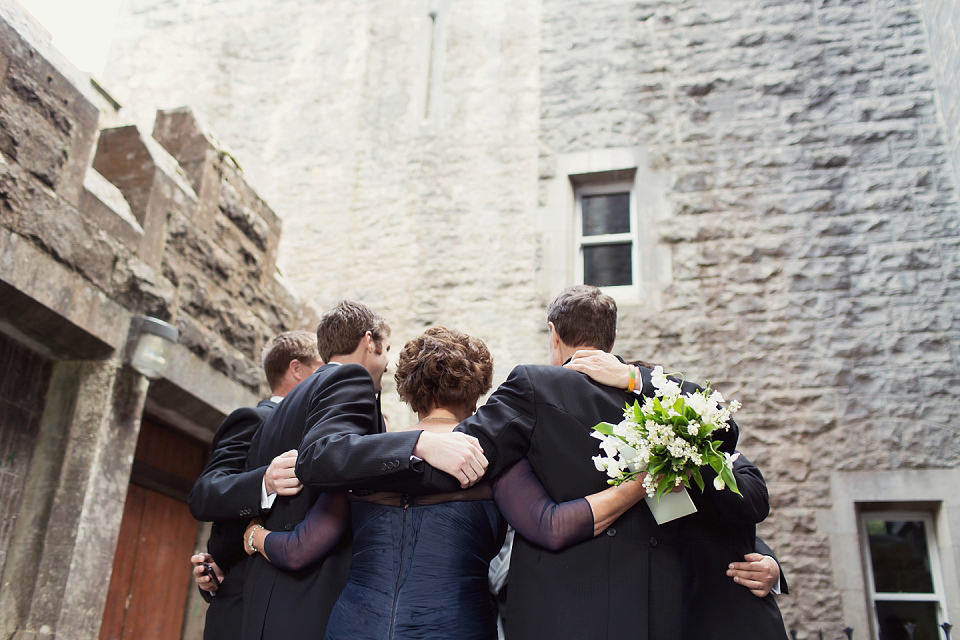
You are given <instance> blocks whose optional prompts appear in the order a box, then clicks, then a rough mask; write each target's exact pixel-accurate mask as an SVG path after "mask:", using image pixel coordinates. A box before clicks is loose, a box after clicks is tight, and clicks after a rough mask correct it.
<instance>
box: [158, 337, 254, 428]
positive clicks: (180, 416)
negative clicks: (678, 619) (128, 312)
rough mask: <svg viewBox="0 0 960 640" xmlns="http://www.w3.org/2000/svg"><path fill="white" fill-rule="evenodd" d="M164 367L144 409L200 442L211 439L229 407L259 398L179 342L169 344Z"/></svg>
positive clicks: (244, 405)
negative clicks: (172, 344) (162, 373)
mask: <svg viewBox="0 0 960 640" xmlns="http://www.w3.org/2000/svg"><path fill="white" fill-rule="evenodd" d="M166 371H167V373H166V375H165V376H164V378H162V379H161V380H157V381H155V382H153V383H152V384H151V385H150V391H149V393H148V394H147V405H146V413H148V414H153V415H155V416H156V417H157V418H160V419H161V420H163V421H164V422H167V423H169V424H170V425H171V426H174V427H177V428H179V429H181V430H183V431H184V432H186V433H188V434H190V435H192V436H193V437H195V438H197V439H199V440H203V441H204V442H210V441H211V440H212V439H213V434H214V433H216V430H217V427H218V426H220V422H221V421H222V420H223V418H224V417H225V416H226V415H227V414H229V413H230V412H231V411H233V410H234V409H237V408H239V407H253V406H256V404H257V402H259V401H260V398H259V397H257V396H256V395H254V394H253V393H251V392H250V390H249V389H247V388H246V387H244V386H242V385H240V384H239V383H237V382H235V381H233V380H231V379H230V378H228V377H227V376H225V375H223V374H222V373H220V372H219V371H216V370H215V369H213V367H211V366H210V365H209V364H208V363H206V362H204V361H203V360H201V359H200V358H198V357H197V356H195V355H194V354H193V353H191V352H190V351H189V350H188V349H187V348H186V347H184V346H182V345H179V344H178V345H175V346H174V348H173V353H172V354H171V356H170V361H169V362H168V363H167V368H166ZM188 416H189V417H188Z"/></svg>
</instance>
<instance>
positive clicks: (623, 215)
mask: <svg viewBox="0 0 960 640" xmlns="http://www.w3.org/2000/svg"><path fill="white" fill-rule="evenodd" d="M581 205H582V209H583V235H585V236H599V235H604V234H607V233H629V232H630V194H629V193H606V194H603V195H600V196H583V198H582V200H581Z"/></svg>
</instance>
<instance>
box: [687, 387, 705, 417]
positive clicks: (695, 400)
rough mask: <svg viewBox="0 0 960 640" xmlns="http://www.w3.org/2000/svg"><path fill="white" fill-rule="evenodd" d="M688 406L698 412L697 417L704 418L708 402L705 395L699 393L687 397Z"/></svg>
mask: <svg viewBox="0 0 960 640" xmlns="http://www.w3.org/2000/svg"><path fill="white" fill-rule="evenodd" d="M686 403H687V406H688V407H690V408H691V409H693V410H694V411H696V412H697V415H700V416H702V415H703V414H705V413H706V412H707V409H708V405H709V403H708V401H707V399H706V398H704V397H703V395H701V394H699V393H694V394H691V395H689V396H687V397H686Z"/></svg>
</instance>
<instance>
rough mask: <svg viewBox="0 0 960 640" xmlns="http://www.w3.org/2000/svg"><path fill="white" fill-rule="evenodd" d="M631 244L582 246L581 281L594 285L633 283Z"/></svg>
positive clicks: (607, 285) (613, 285) (612, 285)
mask: <svg viewBox="0 0 960 640" xmlns="http://www.w3.org/2000/svg"><path fill="white" fill-rule="evenodd" d="M632 246H633V245H631V244H630V243H629V242H627V243H625V244H601V245H594V246H587V247H584V248H583V283H584V284H592V285H593V286H595V287H616V286H620V285H627V284H633V265H632V260H631V253H632V251H631V248H632Z"/></svg>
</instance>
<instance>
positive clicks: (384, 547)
mask: <svg viewBox="0 0 960 640" xmlns="http://www.w3.org/2000/svg"><path fill="white" fill-rule="evenodd" d="M350 506H351V513H352V521H353V531H354V534H353V535H354V541H353V563H352V564H351V565H350V576H349V578H348V579H347V586H346V587H344V589H343V593H341V594H340V599H339V600H337V604H336V605H334V608H333V613H332V614H331V615H330V621H329V622H328V623H327V635H326V636H325V637H326V639H327V640H354V639H356V638H384V639H387V638H390V639H398V640H399V639H404V640H415V639H421V638H422V639H424V640H426V639H428V638H430V639H445V638H449V639H450V640H455V639H458V638H462V639H463V640H489V639H491V638H493V639H495V638H496V637H497V626H496V613H495V611H494V607H493V600H492V598H491V596H490V590H489V588H488V587H487V567H488V566H489V564H490V560H491V559H492V558H493V557H494V556H496V555H497V552H498V551H499V550H500V546H501V545H502V544H503V536H504V534H505V532H506V525H505V523H504V521H503V518H502V517H501V516H500V513H499V511H498V510H497V507H496V505H494V503H493V501H492V500H489V499H488V500H470V501H466V500H461V501H451V502H443V503H439V504H416V503H414V504H412V505H409V506H406V507H403V506H394V505H390V504H378V503H374V502H365V501H361V500H356V501H352V502H351V505H350Z"/></svg>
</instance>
